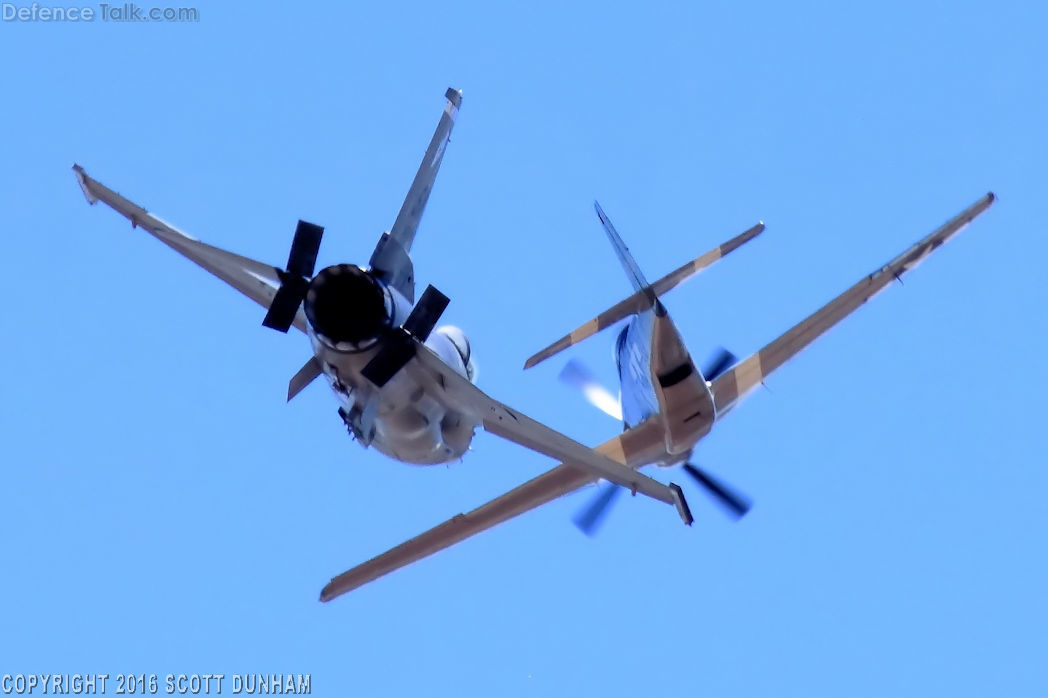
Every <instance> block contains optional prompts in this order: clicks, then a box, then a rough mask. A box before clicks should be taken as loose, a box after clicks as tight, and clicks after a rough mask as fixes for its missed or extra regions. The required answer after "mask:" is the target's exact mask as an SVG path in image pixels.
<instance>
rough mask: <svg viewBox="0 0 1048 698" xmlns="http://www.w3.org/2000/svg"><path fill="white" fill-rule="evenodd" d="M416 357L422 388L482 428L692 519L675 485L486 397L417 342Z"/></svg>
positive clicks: (412, 368) (412, 365)
mask: <svg viewBox="0 0 1048 698" xmlns="http://www.w3.org/2000/svg"><path fill="white" fill-rule="evenodd" d="M415 357H416V359H417V360H416V361H411V362H409V363H408V364H407V365H406V366H405V369H406V370H407V371H409V373H410V374H411V375H412V376H413V377H414V379H415V380H416V381H418V383H419V384H420V385H421V386H423V387H424V388H425V389H426V391H427V394H429V395H431V396H433V397H434V398H435V399H437V400H439V401H441V402H442V403H443V404H444V405H445V406H446V407H447V408H448V410H449V411H457V412H463V413H465V414H468V415H470V416H472V417H473V418H475V419H476V420H477V421H478V422H480V424H481V425H482V426H483V427H484V429H485V431H489V432H491V433H492V434H495V435H496V436H501V437H502V438H504V439H507V440H508V441H512V442H514V443H516V444H520V445H521V446H524V447H525V448H530V449H531V450H533V451H537V452H539V453H542V454H545V455H547V456H549V457H550V458H555V459H556V460H559V461H562V462H563V463H564V464H565V465H569V466H571V467H574V468H576V469H579V470H581V471H583V472H585V473H587V474H589V475H591V476H594V477H597V478H604V479H606V480H608V481H609V482H614V483H616V484H618V485H622V486H623V487H625V488H626V489H628V490H630V491H632V492H634V493H637V492H640V493H641V494H644V495H647V496H648V497H651V498H652V499H657V500H659V501H660V502H665V503H666V504H671V505H673V506H674V507H675V508H676V509H677V513H678V514H680V517H681V519H683V520H684V523H686V524H688V525H691V521H692V519H691V512H690V511H688V505H687V502H685V500H684V494H683V493H682V492H681V489H680V487H678V486H677V485H674V484H672V483H671V484H669V485H664V484H662V483H661V482H659V481H658V480H654V479H652V478H650V477H648V476H647V475H643V474H641V473H639V472H637V471H636V470H633V469H632V468H629V467H627V466H626V465H625V464H624V463H623V461H621V460H614V459H612V458H610V457H608V456H607V455H604V454H602V453H599V452H597V451H594V450H593V449H591V448H588V447H586V446H583V445H582V444H580V443H579V442H577V441H574V440H572V439H570V438H568V437H567V436H565V435H564V434H561V433H560V432H558V431H556V430H554V429H551V428H550V427H547V426H546V425H545V424H541V423H539V422H537V421H535V420H534V419H532V418H530V417H528V416H527V415H525V414H522V413H521V412H518V411H517V410H514V409H511V408H510V407H507V406H506V405H504V404H502V403H501V402H498V401H497V400H494V399H492V398H490V397H488V395H486V394H485V393H484V392H483V391H482V390H480V388H478V387H477V386H475V385H473V383H471V382H470V381H469V380H467V379H466V378H464V377H463V376H462V375H460V374H459V373H458V372H457V371H455V370H454V369H452V368H451V367H450V366H448V365H447V364H446V363H444V361H443V360H442V359H441V358H440V357H439V356H437V355H436V354H435V353H434V352H433V351H432V350H431V349H430V348H429V347H427V346H425V345H423V344H419V345H418V348H417V352H416V354H415Z"/></svg>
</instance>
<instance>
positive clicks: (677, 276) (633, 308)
mask: <svg viewBox="0 0 1048 698" xmlns="http://www.w3.org/2000/svg"><path fill="white" fill-rule="evenodd" d="M595 207H596V209H597V216H598V217H599V218H600V222H601V223H602V224H603V225H604V230H605V231H606V232H607V234H608V238H609V239H610V240H611V244H612V246H613V247H614V248H615V253H616V254H617V255H618V257H619V261H621V262H622V267H623V268H624V269H625V270H626V275H627V276H628V277H629V278H630V282H631V283H632V284H633V287H634V289H635V293H634V294H633V295H632V296H629V297H628V298H626V299H624V300H622V301H619V302H618V303H616V304H615V305H613V306H612V307H610V308H608V309H607V310H605V311H604V312H602V313H601V314H600V315H598V316H597V317H595V318H593V319H591V320H589V321H588V322H586V323H585V324H583V325H581V326H579V327H577V328H576V329H575V330H573V331H572V332H570V333H568V334H566V335H564V336H563V337H561V338H560V339H558V340H557V341H556V342H554V343H553V344H550V345H549V346H548V347H546V348H545V349H543V350H542V351H540V352H538V353H537V354H535V355H534V356H532V357H531V358H529V359H528V360H527V362H525V364H524V368H526V369H527V368H531V367H532V366H535V365H537V364H539V363H541V362H543V361H545V360H546V359H548V358H550V357H551V356H554V355H556V354H558V353H560V352H562V351H564V350H565V349H567V348H568V347H570V346H572V345H574V344H578V343H579V342H581V341H582V340H584V339H587V338H588V337H592V336H593V335H595V334H597V333H598V332H600V331H601V330H603V329H606V328H608V327H611V326H612V325H614V324H615V323H617V322H618V321H620V320H622V319H624V318H627V317H629V316H630V315H636V314H637V313H641V312H643V311H645V310H648V309H649V308H651V307H652V306H654V305H655V303H656V301H657V300H658V298H659V297H660V296H662V295H663V294H665V293H667V292H669V291H670V290H671V289H673V288H676V287H677V286H678V285H679V284H680V283H682V282H683V281H685V280H687V279H690V278H691V277H692V276H694V275H695V274H698V273H699V272H700V271H702V270H703V269H705V268H706V267H708V266H710V265H711V264H713V263H714V262H716V261H717V260H718V259H720V258H722V257H724V256H725V255H727V254H729V253H730V252H733V251H735V250H737V249H738V248H739V247H741V246H742V245H744V244H746V243H747V242H749V241H750V240H752V239H753V238H755V237H757V236H758V235H760V234H761V233H762V232H764V223H757V225H755V226H753V227H752V228H750V229H749V230H747V231H745V232H744V233H742V234H740V235H736V236H735V237H733V238H732V239H731V240H728V241H727V242H725V243H724V244H723V245H719V246H717V247H715V248H713V249H712V250H710V251H709V252H707V253H706V254H704V255H702V256H701V257H696V258H695V259H693V260H691V261H690V262H688V263H687V264H684V265H682V266H680V267H678V268H676V269H674V270H673V271H671V272H670V273H669V274H667V275H666V276H664V277H662V278H661V279H659V280H658V281H656V282H655V283H653V284H650V285H649V284H648V283H647V281H646V280H645V278H644V274H643V273H642V272H641V271H640V267H638V266H637V262H636V260H634V259H633V255H631V254H630V251H629V248H627V247H626V245H625V243H623V242H622V238H621V237H619V234H618V232H617V231H616V230H615V227H614V226H613V225H612V224H611V221H610V220H609V219H608V217H607V216H606V215H605V214H604V211H603V210H601V208H600V205H599V204H595Z"/></svg>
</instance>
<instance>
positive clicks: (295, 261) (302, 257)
mask: <svg viewBox="0 0 1048 698" xmlns="http://www.w3.org/2000/svg"><path fill="white" fill-rule="evenodd" d="M322 237H324V228H323V226H319V225H316V224H314V223H307V222H306V221H299V222H298V225H297V226H296V227H295V239H294V240H293V241H292V242H291V253H290V254H289V255H288V258H287V267H286V268H287V271H288V273H289V274H294V275H295V276H305V277H310V276H313V269H314V268H315V267H316V265H317V252H319V251H320V239H321V238H322Z"/></svg>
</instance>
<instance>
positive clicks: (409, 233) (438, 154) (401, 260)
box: [371, 87, 462, 302]
mask: <svg viewBox="0 0 1048 698" xmlns="http://www.w3.org/2000/svg"><path fill="white" fill-rule="evenodd" d="M444 97H445V98H446V99H447V102H446V103H445V105H444V113H443V114H441V115H440V121H439V122H437V129H436V131H434V132H433V138H432V139H431V140H430V142H429V147H428V148H427V149H426V154H425V155H424V156H423V158H422V164H420V165H419V166H418V172H416V173H415V179H414V180H413V181H412V182H411V188H410V189H408V195H407V196H406V197H404V203H403V204H402V205H401V207H400V213H398V214H397V219H396V220H395V221H394V222H393V228H392V229H391V230H390V231H389V232H388V233H383V234H382V237H381V238H380V239H379V241H378V245H377V246H376V247H375V251H374V252H373V253H372V254H371V268H372V270H374V271H375V272H376V273H377V274H378V275H379V276H381V277H382V278H383V280H384V281H385V282H386V283H388V284H389V285H390V286H392V287H393V288H395V289H397V290H398V291H400V292H401V293H402V294H404V297H405V298H407V299H408V300H409V301H412V302H414V300H415V270H414V265H412V263H411V257H410V255H409V253H410V252H411V244H412V243H413V242H414V241H415V232H416V231H417V230H418V224H419V221H421V220H422V212H423V211H424V210H425V208H426V202H427V201H429V193H430V192H431V191H432V190H433V184H434V183H435V182H436V180H437V172H439V171H440V163H441V161H442V160H443V159H444V150H445V149H446V148H447V146H448V141H449V140H450V139H451V129H452V127H454V125H455V117H456V116H457V115H458V110H459V107H460V106H462V90H456V89H454V88H451V87H449V88H448V91H447V92H445V93H444Z"/></svg>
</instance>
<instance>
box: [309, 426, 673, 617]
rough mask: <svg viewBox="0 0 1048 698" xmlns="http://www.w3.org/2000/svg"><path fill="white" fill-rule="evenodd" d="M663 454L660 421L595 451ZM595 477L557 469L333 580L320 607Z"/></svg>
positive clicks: (644, 456) (631, 458) (633, 457)
mask: <svg viewBox="0 0 1048 698" xmlns="http://www.w3.org/2000/svg"><path fill="white" fill-rule="evenodd" d="M664 449H665V444H664V442H663V435H662V426H661V425H660V424H659V421H658V419H657V418H653V419H650V420H648V421H646V422H643V423H641V424H638V425H637V426H635V427H633V428H632V429H630V430H628V431H625V432H623V433H622V434H620V435H618V436H616V437H615V438H613V439H610V440H608V441H606V442H604V443H603V444H601V445H600V446H597V447H596V448H595V449H594V450H595V451H597V452H598V453H601V454H603V455H605V456H608V457H610V458H612V459H614V460H616V461H618V462H621V463H625V464H626V465H627V466H629V467H631V468H637V467H639V466H641V465H644V464H645V463H649V462H652V461H653V460H655V459H657V458H658V457H659V455H661V454H662V452H663V451H664ZM596 479H597V477H596V476H595V475H593V474H590V473H587V472H586V471H583V470H579V469H578V468H575V467H570V466H567V465H559V466H557V467H556V468H553V469H552V470H549V471H547V472H545V473H543V474H542V475H539V476H538V477H536V478H534V479H532V480H530V481H528V482H526V483H524V484H523V485H521V486H520V487H517V488H516V489H513V490H510V491H509V492H507V493H505V494H504V495H502V496H500V497H498V498H496V499H493V500H492V501H490V502H488V503H487V504H484V505H482V506H479V507H477V508H476V509H474V510H473V511H471V512H469V513H468V514H458V515H456V516H453V517H452V518H451V519H449V520H447V521H445V522H444V523H442V524H440V525H439V526H437V527H435V528H431V529H430V530H428V531H426V532H425V533H423V534H422V535H419V536H416V537H415V538H412V539H411V540H409V541H406V542H404V543H401V544H400V545H398V546H396V547H395V548H392V549H390V550H388V551H386V552H384V553H382V554H381V555H378V556H377V557H373V558H371V559H370V560H368V561H367V562H364V563H362V564H360V565H357V566H356V567H354V568H353V569H351V570H348V571H346V572H343V573H342V574H340V575H338V576H337V577H335V578H333V579H332V580H331V582H330V583H328V585H327V586H325V587H324V589H323V590H322V591H321V592H320V600H321V601H331V600H332V599H334V598H336V597H338V596H341V595H342V594H345V593H347V592H349V591H352V590H354V589H356V588H358V587H361V586H363V585H365V584H367V583H368V582H372V581H374V580H376V579H378V578H379V577H382V576H384V575H387V574H389V573H390V572H393V571H394V570H398V569H400V568H401V567H405V566H407V565H410V564H411V563H413V562H417V561H418V560H421V559H423V558H425V557H429V556H430V555H432V554H434V553H437V552H440V551H441V550H444V549H446V548H450V547H451V546H452V545H454V544H456V543H459V542H461V541H463V540H465V539H467V538H469V537H471V536H474V535H476V534H477V533H480V532H481V531H486V530H487V529H489V528H492V527H493V526H496V525H498V524H500V523H502V522H503V521H507V520H509V519H511V518H513V517H515V516H520V515H521V514H523V513H525V512H527V511H530V510H532V509H535V508H537V507H540V506H542V505H543V504H546V503H548V502H551V501H553V500H554V499H556V498H558V497H560V496H563V495H565V494H567V493H569V492H573V491H575V490H577V489H579V488H580V487H582V486H584V485H586V484H588V483H590V482H594V481H596Z"/></svg>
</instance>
